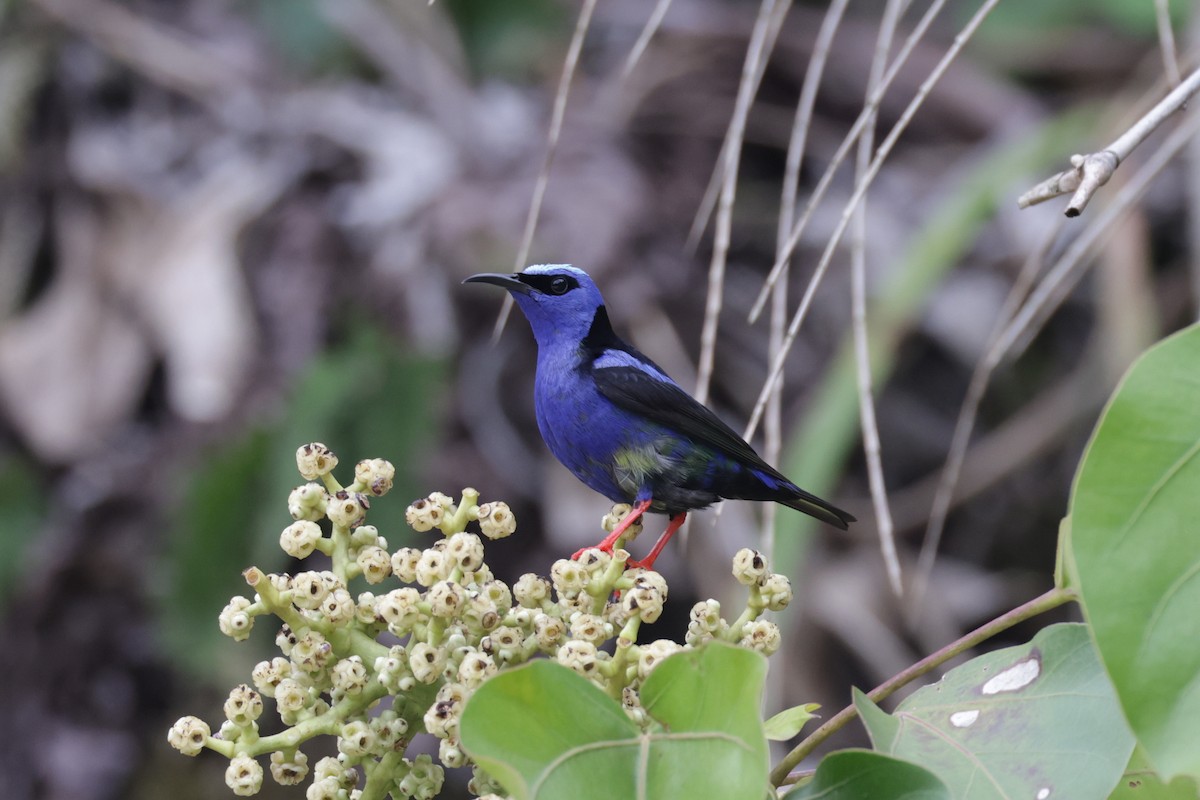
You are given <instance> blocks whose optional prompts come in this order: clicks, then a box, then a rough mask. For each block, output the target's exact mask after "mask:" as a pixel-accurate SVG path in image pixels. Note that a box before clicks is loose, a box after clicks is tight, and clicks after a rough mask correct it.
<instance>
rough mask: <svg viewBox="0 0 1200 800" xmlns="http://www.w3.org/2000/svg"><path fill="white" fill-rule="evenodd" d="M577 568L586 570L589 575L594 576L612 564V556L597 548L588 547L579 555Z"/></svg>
mask: <svg viewBox="0 0 1200 800" xmlns="http://www.w3.org/2000/svg"><path fill="white" fill-rule="evenodd" d="M577 562H578V564H579V566H581V567H583V568H584V569H585V570H587V572H588V574H589V575H596V574H597V573H601V572H604V570H605V569H606V568H607V567H608V565H609V564H610V563H612V554H611V553H606V552H605V551H603V550H601V549H600V548H599V547H589V548H588V549H587V550H584V551H583V552H582V553H580V555H579V558H578V559H577Z"/></svg>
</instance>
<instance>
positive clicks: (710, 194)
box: [683, 0, 791, 254]
mask: <svg viewBox="0 0 1200 800" xmlns="http://www.w3.org/2000/svg"><path fill="white" fill-rule="evenodd" d="M790 6H791V0H788V3H787V5H786V6H784V11H785V12H786V11H787V9H788V8H789V7H790ZM760 11H761V7H760ZM779 21H780V24H782V22H783V17H782V16H781V17H780V18H779ZM778 33H779V30H778V28H776V29H775V30H774V31H772V33H771V38H772V44H771V46H770V47H768V48H766V49H767V51H768V52H769V51H770V50H771V49H772V48H773V47H774V37H775V36H777V35H778ZM766 68H767V59H765V58H764V59H762V60H761V61H759V62H758V69H757V71H756V72H755V73H754V77H753V79H752V82H753V85H754V91H755V92H757V91H758V85H759V83H761V82H762V76H763V73H764V72H765V71H766ZM738 91H739V94H740V92H741V84H740V83H739V86H738ZM732 132H733V127H732V117H731V120H730V125H728V126H726V128H725V138H724V140H722V142H721V152H720V153H718V154H717V160H716V163H715V164H714V166H713V171H712V174H711V175H709V177H708V185H707V186H706V187H704V195H703V196H702V197H701V198H700V204H699V205H698V206H697V208H696V215H695V216H694V217H693V218H692V226H691V228H690V229H689V230H688V235H687V239H686V241H685V243H684V246H683V247H684V251H685V252H687V253H689V254H694V253H695V252H696V248H698V247H699V246H700V239H701V238H702V237H703V236H704V230H705V228H707V227H708V221H709V219H710V218H711V217H712V214H713V210H714V209H716V207H717V203H718V201H719V200H720V196H721V189H722V187H723V186H724V181H725V164H726V163H728V162H727V159H728V158H729V148H730V146H731V145H732V142H731V140H730V136H731V135H732Z"/></svg>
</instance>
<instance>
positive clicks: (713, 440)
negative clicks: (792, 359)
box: [592, 367, 783, 478]
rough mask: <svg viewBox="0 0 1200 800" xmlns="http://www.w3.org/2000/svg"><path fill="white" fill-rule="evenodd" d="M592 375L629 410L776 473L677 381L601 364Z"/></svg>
mask: <svg viewBox="0 0 1200 800" xmlns="http://www.w3.org/2000/svg"><path fill="white" fill-rule="evenodd" d="M592 377H593V378H594V379H595V381H596V388H597V389H599V390H600V394H602V395H603V396H604V397H605V398H607V399H608V400H610V401H611V402H613V403H615V404H616V405H617V406H620V407H621V408H623V409H625V410H626V411H629V412H631V413H633V414H637V415H638V416H640V417H645V418H646V419H648V420H651V421H652V422H657V423H658V424H660V425H662V426H664V427H666V428H670V429H671V430H673V431H676V432H677V433H681V434H683V435H684V436H686V437H688V438H689V439H692V440H693V441H695V442H696V443H698V444H702V445H707V446H708V447H711V448H713V449H714V450H717V451H719V452H720V453H722V454H723V455H726V456H729V457H730V458H734V459H737V460H738V461H741V462H744V463H746V464H747V465H749V466H753V467H754V468H756V469H763V470H766V471H767V472H769V473H774V472H775V470H773V469H772V468H771V467H770V466H768V465H767V463H766V462H765V461H763V460H762V458H760V457H759V455H758V453H756V452H754V449H753V448H752V447H750V445H748V444H746V441H745V440H744V439H742V437H741V436H738V435H737V434H736V433H735V432H734V431H733V429H732V428H730V427H729V426H728V425H726V424H725V423H724V422H723V421H722V420H721V418H720V417H718V416H717V415H716V414H714V413H713V412H712V411H710V410H708V409H707V408H705V407H704V406H702V405H701V404H700V403H699V402H697V401H696V399H695V398H694V397H692V396H691V395H689V394H688V393H687V392H685V391H684V390H683V389H681V388H679V387H678V386H676V385H675V384H673V383H667V382H665V381H662V380H660V379H658V378H656V377H654V376H653V375H649V374H647V373H645V372H643V371H642V370H640V369H638V368H636V367H602V368H598V369H595V370H593V371H592ZM780 477H781V478H782V477H783V476H780Z"/></svg>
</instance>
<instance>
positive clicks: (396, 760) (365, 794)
mask: <svg viewBox="0 0 1200 800" xmlns="http://www.w3.org/2000/svg"><path fill="white" fill-rule="evenodd" d="M403 760H404V753H397V752H395V751H393V752H390V753H385V754H384V755H383V757H382V758H380V759H379V760H378V761H376V762H371V761H369V760H368V761H367V763H366V765H364V767H363V769H364V770H366V773H367V782H366V783H365V784H364V785H363V790H362V794H361V795H359V800H383V798H385V797H387V794H388V791H389V790H390V789H391V788H392V786H394V785H395V782H396V767H397V766H398V765H399V764H400V762H401V761H403Z"/></svg>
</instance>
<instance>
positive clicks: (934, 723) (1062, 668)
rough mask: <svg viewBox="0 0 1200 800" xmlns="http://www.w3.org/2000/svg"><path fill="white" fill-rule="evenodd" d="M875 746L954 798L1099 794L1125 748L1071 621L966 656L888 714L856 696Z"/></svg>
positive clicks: (1111, 780)
mask: <svg viewBox="0 0 1200 800" xmlns="http://www.w3.org/2000/svg"><path fill="white" fill-rule="evenodd" d="M854 702H855V705H856V706H857V707H858V711H859V714H860V715H861V716H862V719H863V724H865V725H866V727H867V730H868V732H869V733H870V734H871V741H872V742H873V743H874V745H875V749H876V750H878V751H880V752H883V753H887V754H889V755H894V756H899V757H901V758H906V759H909V760H911V761H914V762H916V763H918V764H921V765H922V766H924V767H926V768H928V769H929V770H931V771H932V772H933V773H934V774H936V775H937V776H938V777H939V778H941V780H942V781H944V782H945V784H946V786H947V787H949V789H950V793H951V795H952V796H953V797H955V798H970V800H993V799H999V798H1005V799H1007V798H1021V800H1038V799H1039V798H1040V799H1041V800H1047V798H1063V797H1072V798H1074V797H1080V798H1084V797H1104V796H1106V795H1107V793H1108V792H1109V791H1110V790H1111V789H1112V788H1113V786H1114V785H1115V784H1116V782H1117V779H1118V778H1119V777H1120V775H1121V771H1122V767H1123V765H1124V764H1125V763H1126V762H1127V761H1128V760H1129V754H1130V752H1132V750H1133V737H1132V735H1130V733H1129V730H1128V727H1127V726H1126V724H1125V721H1124V719H1123V718H1122V717H1121V711H1120V709H1119V708H1118V706H1117V703H1116V698H1115V696H1114V695H1113V689H1112V685H1111V684H1110V683H1109V681H1108V678H1107V676H1105V674H1104V670H1103V668H1102V667H1101V666H1100V663H1099V661H1098V660H1097V658H1096V654H1095V652H1094V650H1093V649H1092V644H1091V641H1090V640H1089V639H1088V633H1087V629H1086V628H1085V626H1083V625H1079V624H1065V625H1052V626H1050V627H1049V628H1046V629H1045V630H1043V631H1041V632H1040V633H1039V634H1038V635H1037V636H1036V637H1034V639H1033V641H1032V642H1030V643H1029V644H1026V645H1021V646H1018V647H1009V648H1006V649H1004V650H998V651H996V652H994V653H988V654H987V655H983V656H980V657H978V658H975V659H972V660H971V661H969V662H968V663H966V664H964V665H963V666H961V667H958V668H956V669H953V670H951V671H950V672H948V673H947V674H946V676H945V677H944V678H942V680H941V681H939V682H938V683H936V684H933V685H932V686H926V687H924V688H922V689H920V690H918V691H917V692H915V693H913V695H912V696H910V697H909V698H907V699H906V700H905V701H904V702H903V703H901V704H900V706H899V707H898V708H897V709H896V712H895V713H894V714H887V713H885V712H884V711H882V710H881V709H879V708H878V707H877V706H876V705H875V704H874V703H872V702H871V701H870V700H868V699H867V697H866V695H864V694H862V693H861V692H856V694H855V698H854Z"/></svg>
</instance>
